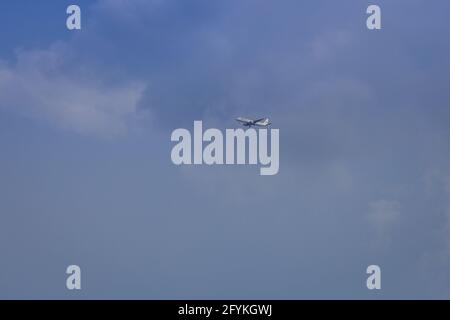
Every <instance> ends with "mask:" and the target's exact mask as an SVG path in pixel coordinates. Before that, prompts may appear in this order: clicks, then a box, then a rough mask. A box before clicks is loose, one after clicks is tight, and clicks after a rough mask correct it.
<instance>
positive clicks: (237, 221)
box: [0, 0, 450, 299]
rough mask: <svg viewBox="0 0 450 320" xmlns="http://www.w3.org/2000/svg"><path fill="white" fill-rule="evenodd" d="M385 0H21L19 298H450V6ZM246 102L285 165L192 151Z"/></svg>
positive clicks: (11, 173) (15, 80)
mask: <svg viewBox="0 0 450 320" xmlns="http://www.w3.org/2000/svg"><path fill="white" fill-rule="evenodd" d="M375 2H376V3H377V4H379V5H380V6H381V9H382V23H383V29H382V30H380V31H369V30H367V28H366V26H365V19H366V14H365V11H366V8H367V6H368V5H369V4H371V3H372V2H368V1H362V0H361V1H360V0H358V1H356V0H353V1H352V0H345V1H339V2H337V1H325V0H320V1H318V0H315V1H312V0H311V1H309V0H308V1H289V0H287V1H281V2H262V1H256V0H248V1H222V2H219V1H214V2H212V1H206V0H204V1H200V0H198V1H197V0H195V1H189V2H186V1H169V0H154V1H144V0H133V1H124V0H98V1H77V2H76V3H77V4H78V5H80V7H81V9H82V30H80V31H74V32H71V31H68V30H67V29H66V27H65V19H66V14H65V10H66V7H67V6H68V5H69V4H71V2H69V1H40V2H39V4H38V5H37V4H36V3H35V1H25V0H20V1H3V2H2V3H1V4H0V21H1V24H2V28H0V38H1V39H2V46H1V47H0V146H1V152H0V194H1V195H2V197H1V201H0V251H1V252H2V257H1V260H0V262H1V263H0V266H1V267H0V298H44V299H45V298H64V299H77V298H87V299H94V298H125V299H128V298H138V299H155V298H158V299H160V298H172V299H176V298H208V299H212V298H253V299H279V298H285V299H300V298H325V299H328V298H344V299H345V298H363V299H378V298H386V299H391V298H439V299H446V298H449V297H450V291H449V284H450V274H449V271H448V270H449V269H450V233H449V232H450V165H449V159H450V147H449V143H448V141H449V138H450V130H449V128H450V126H449V124H450V111H449V110H450V109H449V102H450V94H449V90H448V83H449V80H450V79H449V78H450V54H449V53H450V43H449V40H448V39H449V37H448V34H449V31H450V30H449V29H450V26H449V24H448V21H447V18H446V12H448V9H450V4H449V3H448V1H444V0H435V1H433V2H432V3H429V2H425V1H419V0H411V1H406V0H401V1H395V2H393V1H383V0H379V1H375ZM235 116H249V117H259V116H268V117H270V118H271V120H272V122H273V126H274V127H276V128H279V129H280V152H281V154H280V172H279V174H278V175H276V176H273V177H262V176H259V174H258V168H256V167H254V166H245V167H237V166H225V167H220V166H215V167H214V166H213V167H206V166H197V167H195V166H192V167H186V166H184V167H176V166H174V165H173V164H172V162H171V160H170V150H171V148H172V143H171V142H170V134H171V132H172V130H174V129H176V128H179V127H186V128H191V126H192V125H193V121H194V120H203V122H204V126H207V127H217V128H228V127H234V126H235V123H234V120H233V118H234V117H235ZM70 264H77V265H79V266H80V267H81V269H82V287H83V289H82V290H81V291H79V292H73V291H68V290H67V289H66V288H65V279H66V274H65V269H66V267H67V266H68V265H70ZM370 264H378V265H380V267H381V269H382V290H381V291H378V292H374V291H369V290H367V288H366V286H365V281H366V276H367V275H366V274H365V270H366V267H367V266H368V265H370Z"/></svg>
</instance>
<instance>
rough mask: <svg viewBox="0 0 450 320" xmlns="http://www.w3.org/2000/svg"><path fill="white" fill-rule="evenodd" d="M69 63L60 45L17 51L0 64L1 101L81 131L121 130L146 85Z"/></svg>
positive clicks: (1, 104)
mask: <svg viewBox="0 0 450 320" xmlns="http://www.w3.org/2000/svg"><path fill="white" fill-rule="evenodd" d="M68 64H69V61H67V59H66V58H65V55H64V50H62V49H61V47H59V46H52V47H51V48H49V49H48V50H32V51H28V52H20V53H18V55H17V61H16V62H15V63H14V64H7V63H2V64H0V107H2V108H3V109H5V110H8V111H12V112H16V113H19V114H22V115H25V116H31V117H34V118H37V119H43V120H45V121H48V122H50V123H52V124H54V125H56V126H57V127H60V128H63V129H68V130H72V131H74V132H77V133H80V134H83V135H102V136H110V135H117V134H123V133H125V132H126V131H127V130H128V129H129V124H130V123H131V122H133V121H136V120H137V118H138V114H137V106H138V103H139V100H140V98H141V96H142V93H143V91H144V89H145V85H144V84H143V83H140V82H135V83H127V84H124V83H118V84H114V85H110V84H107V83H105V79H102V78H101V76H100V75H97V74H92V73H84V74H83V73H80V72H77V71H76V70H77V66H76V65H73V66H71V67H72V70H73V71H71V69H70V68H68V66H67V65H68Z"/></svg>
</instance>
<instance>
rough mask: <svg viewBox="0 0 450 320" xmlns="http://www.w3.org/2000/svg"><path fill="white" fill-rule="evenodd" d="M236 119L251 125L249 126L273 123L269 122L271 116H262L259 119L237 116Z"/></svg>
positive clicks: (247, 125) (263, 125)
mask: <svg viewBox="0 0 450 320" xmlns="http://www.w3.org/2000/svg"><path fill="white" fill-rule="evenodd" d="M236 121H238V122H240V123H242V125H243V126H244V127H249V128H251V127H252V126H258V127H267V126H269V125H270V124H271V123H270V122H269V118H261V119H257V120H251V119H247V118H241V117H239V118H236Z"/></svg>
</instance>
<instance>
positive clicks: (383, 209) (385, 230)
mask: <svg viewBox="0 0 450 320" xmlns="http://www.w3.org/2000/svg"><path fill="white" fill-rule="evenodd" d="M401 208H402V206H401V204H400V203H399V202H398V201H396V200H384V199H381V200H376V201H372V202H370V203H369V212H368V214H367V218H368V220H369V223H370V225H371V227H372V229H373V230H374V231H375V243H376V245H381V244H386V243H388V241H389V240H390V237H391V231H392V228H393V227H394V225H395V224H396V223H397V222H398V221H399V219H400V217H401Z"/></svg>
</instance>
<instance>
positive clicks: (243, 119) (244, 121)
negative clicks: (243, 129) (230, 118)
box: [236, 117, 252, 123]
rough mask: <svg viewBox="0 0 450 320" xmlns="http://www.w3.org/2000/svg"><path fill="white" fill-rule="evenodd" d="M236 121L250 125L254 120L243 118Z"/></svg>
mask: <svg viewBox="0 0 450 320" xmlns="http://www.w3.org/2000/svg"><path fill="white" fill-rule="evenodd" d="M236 121H239V122H242V123H250V122H252V120H250V119H247V118H241V117H239V118H236Z"/></svg>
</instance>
